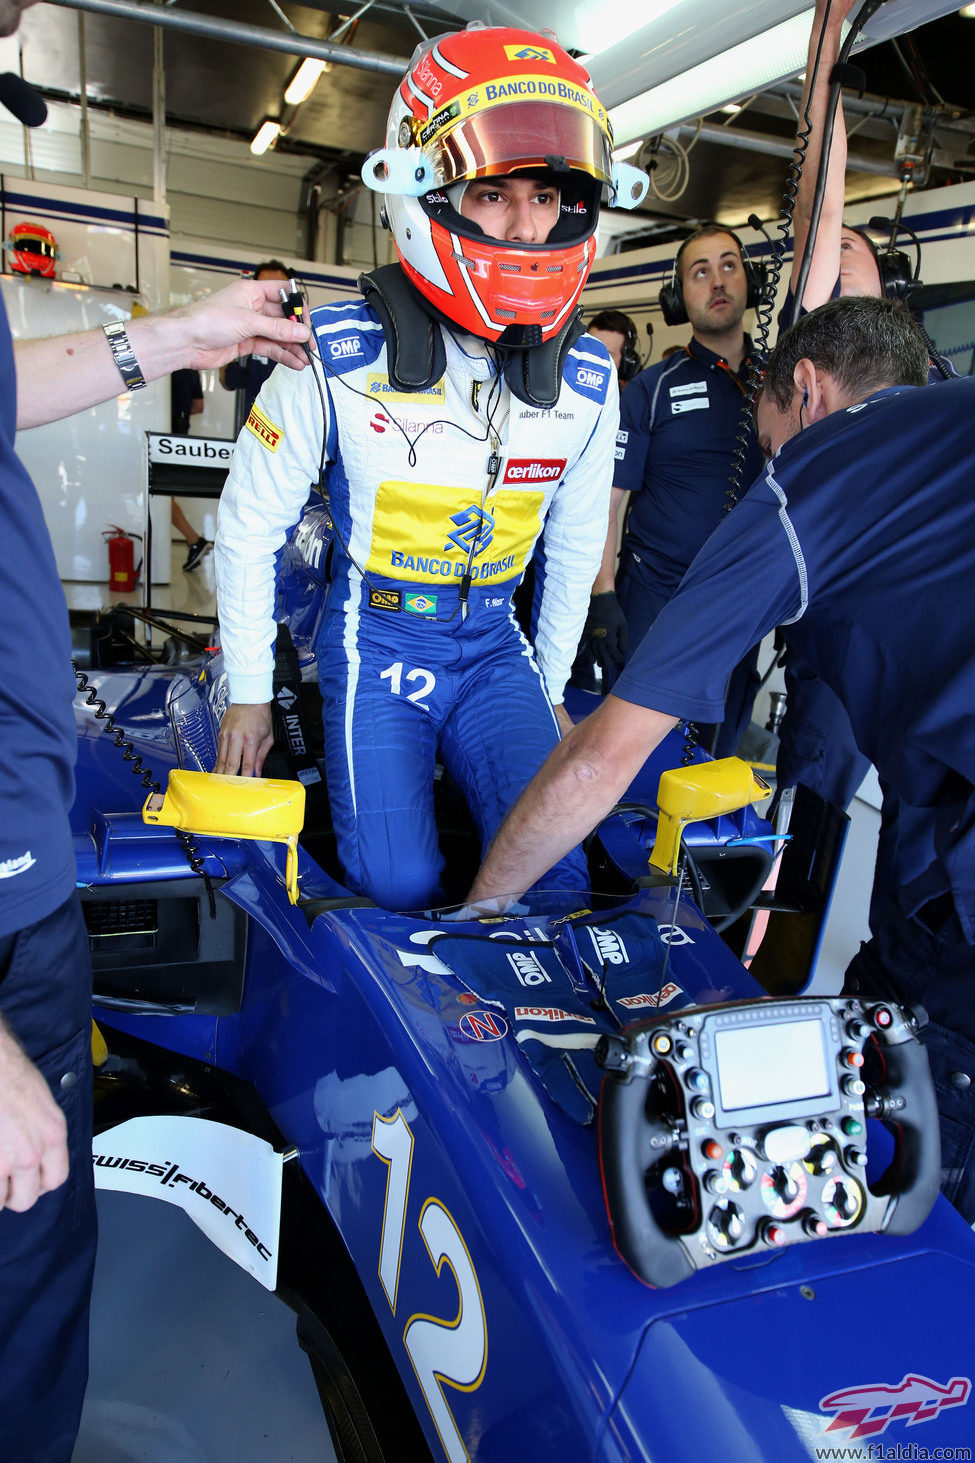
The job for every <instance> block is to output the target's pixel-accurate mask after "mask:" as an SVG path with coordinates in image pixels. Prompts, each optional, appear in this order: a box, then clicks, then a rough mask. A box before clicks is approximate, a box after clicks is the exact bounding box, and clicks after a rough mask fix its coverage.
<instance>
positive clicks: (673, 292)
mask: <svg viewBox="0 0 975 1463" xmlns="http://www.w3.org/2000/svg"><path fill="white" fill-rule="evenodd" d="M704 227H706V228H712V227H713V228H714V229H715V230H716V231H719V232H720V233H722V234H727V235H728V237H729V238H731V239H734V241H735V243H736V244H737V245H738V253H739V254H740V255H741V262H742V267H743V268H744V271H745V279H746V281H747V283H748V293H747V294H746V296H745V309H746V310H755V309H757V308H758V306H759V305H761V304H763V303H764V302H765V301H766V300H767V299H768V270H767V269H766V267H765V265H764V264H756V263H755V262H754V260H752V259H749V258H748V256H747V254H746V253H745V246H744V244H743V243H742V242H741V240H740V239H739V237H738V235H737V234H736V233H735V231H734V229H727V228H725V226H724V224H713V225H712V224H707V225H705V226H704ZM698 237H699V235H698V233H697V231H695V233H694V234H692V236H691V238H694V239H696V238H698ZM690 242H691V240H690V239H685V240H684V242H683V243H682V244H681V246H680V248H679V249H678V250H677V254H676V256H675V258H674V267H673V269H672V271H671V275H670V283H669V284H665V285H661V288H660V293H659V295H658V296H657V300H658V302H659V304H660V310H661V313H662V315H663V317H664V324H665V325H687V324H688V323H689V322H688V318H687V306H686V305H685V304H684V290H683V286H682V285H681V282H680V274H679V266H680V261H681V255H682V254H683V253H684V250H685V249H686V248H687V245H688V244H689V243H690Z"/></svg>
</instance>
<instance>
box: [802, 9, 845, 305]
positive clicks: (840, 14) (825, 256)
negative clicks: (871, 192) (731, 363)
mask: <svg viewBox="0 0 975 1463" xmlns="http://www.w3.org/2000/svg"><path fill="white" fill-rule="evenodd" d="M857 4H859V0H816V11H815V15H814V18H813V25H812V31H811V32H810V36H809V53H808V56H807V58H806V81H805V86H804V89H803V94H802V103H801V104H800V107H799V126H800V129H804V125H805V124H804V120H803V119H804V114H805V111H806V107H807V104H808V108H809V120H810V126H811V128H812V130H811V132H810V134H809V140H808V143H807V146H806V155H805V159H804V161H803V165H802V176H801V178H800V179H799V187H798V191H797V193H796V207H795V218H794V233H795V249H794V253H793V260H792V281H791V283H792V288H793V289H795V286H796V282H797V280H798V275H799V269H800V266H801V263H802V256H803V251H804V250H805V247H806V240H807V238H808V236H809V224H810V217H811V214H812V203H813V198H814V196H815V193H816V176H817V173H818V172H819V159H820V156H821V154H822V147H823V128H824V126H825V121H826V110H827V103H828V100H829V77H830V72H831V71H832V70H833V67H834V66H835V64H836V58H837V56H838V55H839V53H840V46H841V43H842V29H843V22H844V20H845V19H846V17H847V16H848V15H849V13H850V11H851V10H852V9H853V7H854V5H857ZM820 38H822V50H821V51H819V66H818V69H817V70H816V84H815V86H814V87H813V89H812V92H811V94H810V84H811V82H812V76H813V70H814V68H815V67H816V53H817V51H818V50H819V45H820ZM845 191H846V125H845V122H844V120H843V99H842V94H841V96H840V100H839V103H838V105H837V108H836V121H835V124H834V127H833V137H832V142H831V145H830V152H829V164H828V171H827V176H826V192H825V194H824V195H823V206H822V212H821V213H820V216H819V226H818V228H817V230H816V238H815V240H814V242H813V256H812V264H811V266H810V269H809V274H808V276H807V278H806V287H805V290H804V291H803V297H802V304H803V305H804V306H805V308H806V309H807V310H813V309H815V307H816V306H817V305H822V304H825V302H826V301H827V300H828V299H829V298H830V297H831V295H832V293H833V286H834V285H835V284H836V278H837V275H838V274H839V272H840V239H841V234H840V229H841V227H842V224H843V205H844V201H845Z"/></svg>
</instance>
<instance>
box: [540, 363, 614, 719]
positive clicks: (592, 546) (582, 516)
mask: <svg viewBox="0 0 975 1463" xmlns="http://www.w3.org/2000/svg"><path fill="white" fill-rule="evenodd" d="M618 402H619V390H618V386H617V383H616V376H615V373H613V374H612V375H611V376H610V378H609V381H608V385H607V395H606V400H605V402H604V403H603V406H602V409H601V410H600V411H599V412H598V413H597V414H596V416H595V419H594V421H593V425H592V428H591V431H590V435H589V437H588V439H587V441H586V443H585V445H584V447H583V448H582V451H581V452H580V453H579V455H578V457H577V458H576V459H575V461H574V462H573V463H572V465H571V466H570V467H569V468H568V471H567V472H566V474H565V476H564V477H563V479H562V481H561V482H560V483H559V485H558V487H557V488H556V490H555V494H554V496H553V498H552V501H551V503H550V504H549V509H548V513H547V515H546V518H545V584H544V589H543V591H542V598H541V603H540V604H539V607H538V624H537V628H536V632H535V654H536V656H537V659H538V664H539V668H540V670H541V672H542V676H543V677H544V680H545V685H546V687H547V689H548V693H549V696H550V698H551V701H552V704H553V706H555V707H556V715H557V716H558V717H559V724H560V727H561V729H562V730H563V732H564V731H565V730H566V729H567V727H569V726H571V719H570V718H569V717H568V716H567V715H566V714H564V712H563V713H562V714H560V712H559V709H558V708H559V703H560V702H561V701H562V699H563V696H564V692H565V686H566V683H567V681H568V679H569V675H570V672H571V670H572V662H573V661H574V660H575V657H576V653H577V650H578V646H579V638H580V636H581V634H582V631H583V626H584V625H585V621H586V615H587V613H588V611H589V604H590V600H589V592H590V588H591V586H592V582H593V578H594V576H595V575H596V572H597V570H598V568H599V561H600V558H601V556H602V551H603V541H604V540H603V525H604V524H605V523H606V521H607V516H608V512H609V500H610V493H611V488H612V476H613V450H614V444H615V441H616V434H617V430H618V427H619V405H618Z"/></svg>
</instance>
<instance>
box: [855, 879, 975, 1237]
mask: <svg viewBox="0 0 975 1463" xmlns="http://www.w3.org/2000/svg"><path fill="white" fill-rule="evenodd" d="M843 991H844V994H849V995H859V996H865V997H868V998H873V999H883V1000H895V1001H898V1002H899V1003H900V1004H901V1005H913V1004H915V1003H919V1004H920V1005H922V1006H923V1007H924V1009H925V1010H926V1011H927V1013H928V1024H927V1026H925V1027H924V1029H923V1030H922V1031H921V1032H920V1033H919V1038H920V1041H921V1043H922V1045H923V1046H924V1047H925V1048H926V1050H927V1053H928V1060H929V1062H930V1064H931V1075H932V1077H933V1078H934V1085H935V1091H936V1093H937V1098H938V1114H939V1118H940V1127H941V1189H942V1193H944V1194H945V1196H946V1197H947V1198H948V1199H950V1200H951V1202H952V1204H954V1206H955V1208H956V1209H957V1210H958V1211H959V1212H960V1213H961V1214H962V1215H963V1217H964V1218H965V1219H966V1220H967V1221H968V1223H969V1224H971V1223H972V1222H973V1221H975V946H973V945H970V944H968V942H967V941H966V939H965V937H964V934H963V933H962V929H961V925H960V924H959V922H958V916H957V915H956V913H955V910H954V905H953V903H952V901H951V896H950V895H947V894H946V895H942V896H941V898H940V899H937V900H932V901H931V902H930V903H929V904H926V905H924V906H923V907H922V908H921V909H920V910H919V911H918V912H917V914H915V915H913V916H912V917H911V918H907V917H906V916H905V915H903V914H902V913H901V912H900V910H899V909H898V908H897V904H896V900H895V899H891V900H889V901H888V902H887V904H886V906H885V919H884V923H883V926H882V927H881V928H879V929H878V932H877V933H876V934H875V935H874V937H873V939H871V940H868V941H867V943H866V944H865V945H861V947H860V951H859V953H858V954H857V955H855V956H854V958H853V959H852V960H851V962H850V964H849V966H848V967H847V971H846V977H845V980H844V983H843Z"/></svg>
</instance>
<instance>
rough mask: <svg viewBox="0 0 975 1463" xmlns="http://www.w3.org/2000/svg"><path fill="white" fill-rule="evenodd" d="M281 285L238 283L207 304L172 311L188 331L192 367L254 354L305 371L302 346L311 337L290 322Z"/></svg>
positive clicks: (262, 281) (204, 367) (203, 367)
mask: <svg viewBox="0 0 975 1463" xmlns="http://www.w3.org/2000/svg"><path fill="white" fill-rule="evenodd" d="M282 285H283V281H282V280H280V279H238V280H236V281H235V282H234V283H233V284H231V285H227V286H226V288H225V289H222V290H217V292H216V294H213V295H208V296H207V298H206V299H205V300H200V301H197V302H196V303H194V304H192V305H182V306H181V307H180V308H179V309H178V310H172V311H170V312H169V317H168V318H169V319H170V320H172V321H173V323H174V325H178V327H179V329H180V330H181V331H183V332H185V336H186V350H187V355H186V364H187V366H189V367H191V368H192V369H193V370H196V371H206V370H212V369H215V368H216V367H218V366H225V365H227V363H228V362H229V361H235V360H236V359H237V358H238V356H248V355H252V354H255V353H256V354H257V355H261V356H267V357H268V359H269V360H272V361H280V362H281V363H282V364H283V365H285V366H292V367H293V368H294V369H295V370H296V371H300V370H301V369H302V368H303V367H304V366H306V365H307V364H308V357H307V356H306V354H305V352H304V350H303V348H302V342H304V341H307V340H308V339H309V336H310V334H311V332H310V330H309V328H308V326H307V325H300V324H298V323H297V321H294V320H286V319H285V317H284V314H283V310H282V305H281V295H280V291H281V288H282Z"/></svg>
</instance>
